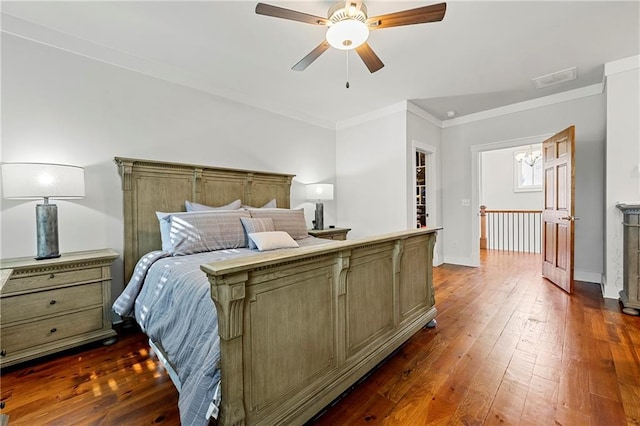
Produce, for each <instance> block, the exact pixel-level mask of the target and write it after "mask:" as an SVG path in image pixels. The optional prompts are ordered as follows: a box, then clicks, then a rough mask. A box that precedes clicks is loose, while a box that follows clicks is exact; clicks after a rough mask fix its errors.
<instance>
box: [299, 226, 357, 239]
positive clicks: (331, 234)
mask: <svg viewBox="0 0 640 426" xmlns="http://www.w3.org/2000/svg"><path fill="white" fill-rule="evenodd" d="M349 231H351V228H327V229H310V230H309V235H312V236H314V237H317V238H324V239H327V240H346V239H347V233H348V232H349Z"/></svg>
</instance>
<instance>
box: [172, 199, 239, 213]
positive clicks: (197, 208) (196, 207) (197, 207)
mask: <svg viewBox="0 0 640 426" xmlns="http://www.w3.org/2000/svg"><path fill="white" fill-rule="evenodd" d="M184 206H185V208H186V209H187V211H188V212H202V211H208V210H238V209H239V208H240V207H242V201H240V199H237V200H235V201H232V202H230V203H229V204H226V205H224V206H219V207H212V206H207V205H204V204H200V203H194V202H193V201H189V200H185V202H184Z"/></svg>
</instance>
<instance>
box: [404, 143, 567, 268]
mask: <svg viewBox="0 0 640 426" xmlns="http://www.w3.org/2000/svg"><path fill="white" fill-rule="evenodd" d="M554 134H555V133H545V134H542V135H536V136H527V137H523V138H518V139H508V140H504V141H499V142H490V143H485V144H479V145H472V146H471V209H470V212H469V220H470V221H471V236H470V239H471V242H470V247H471V257H470V265H469V266H480V220H479V219H478V217H479V216H480V186H481V183H482V182H481V178H482V176H481V172H482V169H481V164H480V163H481V156H480V153H482V152H485V151H494V150H496V149H504V148H516V147H519V146H527V145H534V144H541V143H542V142H543V141H545V140H547V139H549V138H550V137H551V136H553V135H554ZM414 161H415V160H414Z"/></svg>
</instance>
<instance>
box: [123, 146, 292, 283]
mask: <svg viewBox="0 0 640 426" xmlns="http://www.w3.org/2000/svg"><path fill="white" fill-rule="evenodd" d="M114 160H115V162H116V164H117V166H118V172H119V173H120V177H121V178H122V194H123V205H124V279H125V283H127V282H129V279H130V278H131V275H132V273H133V269H134V268H135V265H136V263H137V261H138V260H139V259H140V258H141V257H142V256H144V255H145V254H146V253H148V252H150V251H153V250H160V248H161V247H162V244H161V241H160V227H159V225H158V219H157V217H156V212H158V211H159V212H180V211H184V210H185V207H184V202H185V200H189V201H195V202H197V203H201V204H206V205H210V206H221V205H225V204H228V203H230V202H232V201H234V200H237V199H240V200H242V204H245V205H250V206H256V207H260V206H262V205H264V204H265V203H267V202H268V201H270V200H272V199H274V198H275V199H276V202H277V205H278V207H283V208H289V207H290V198H289V194H290V189H291V180H292V179H293V177H294V175H289V174H281V173H268V172H260V171H252V170H235V169H226V168H219V167H209V166H199V165H194V164H180V163H169V162H162V161H153V160H139V159H135V158H122V157H115V159H114Z"/></svg>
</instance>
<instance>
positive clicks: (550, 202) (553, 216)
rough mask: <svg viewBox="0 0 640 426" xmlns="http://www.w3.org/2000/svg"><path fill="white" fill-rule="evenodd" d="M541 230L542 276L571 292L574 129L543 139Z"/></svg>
mask: <svg viewBox="0 0 640 426" xmlns="http://www.w3.org/2000/svg"><path fill="white" fill-rule="evenodd" d="M543 153H544V154H543V166H544V170H545V172H544V185H543V187H544V192H545V194H544V199H545V208H544V211H543V212H542V222H543V228H544V232H543V233H542V238H543V244H542V247H543V250H544V252H543V256H542V259H543V261H542V275H543V276H544V277H545V278H547V279H548V280H549V281H551V282H553V283H554V284H556V285H557V286H558V287H560V288H562V289H563V290H565V291H566V292H568V293H571V292H573V250H574V220H575V217H574V214H575V213H574V200H575V166H574V155H575V128H574V127H573V126H571V127H569V128H568V129H566V130H563V131H562V132H560V133H558V134H556V135H554V136H552V137H551V138H549V139H547V140H546V141H544V142H543Z"/></svg>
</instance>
